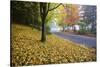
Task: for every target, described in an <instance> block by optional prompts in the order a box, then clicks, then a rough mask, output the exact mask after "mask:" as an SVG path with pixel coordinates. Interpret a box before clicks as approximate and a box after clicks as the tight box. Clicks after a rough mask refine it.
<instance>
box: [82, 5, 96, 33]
mask: <svg viewBox="0 0 100 67" xmlns="http://www.w3.org/2000/svg"><path fill="white" fill-rule="evenodd" d="M82 10H84V14H83V15H84V16H83V21H84V22H85V23H86V25H87V26H88V25H91V32H92V31H94V32H96V6H94V5H82Z"/></svg>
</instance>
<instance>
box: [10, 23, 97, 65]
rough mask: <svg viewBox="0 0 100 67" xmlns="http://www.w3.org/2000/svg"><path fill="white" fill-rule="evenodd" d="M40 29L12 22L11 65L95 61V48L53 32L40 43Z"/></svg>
mask: <svg viewBox="0 0 100 67" xmlns="http://www.w3.org/2000/svg"><path fill="white" fill-rule="evenodd" d="M40 39H41V31H39V30H37V29H35V28H31V27H29V26H25V25H18V24H12V35H11V41H12V44H11V62H12V65H13V66H22V65H37V64H56V63H75V62H89V61H96V49H94V48H87V47H85V46H80V45H79V44H75V43H73V42H71V41H69V40H63V39H61V38H59V37H57V36H55V35H53V34H48V35H47V41H46V42H45V43H42V42H41V41H40Z"/></svg>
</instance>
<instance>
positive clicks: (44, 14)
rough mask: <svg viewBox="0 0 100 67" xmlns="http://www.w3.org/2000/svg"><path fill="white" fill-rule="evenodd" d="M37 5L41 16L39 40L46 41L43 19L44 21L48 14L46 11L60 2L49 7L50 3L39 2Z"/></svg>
mask: <svg viewBox="0 0 100 67" xmlns="http://www.w3.org/2000/svg"><path fill="white" fill-rule="evenodd" d="M39 5H40V16H41V20H42V35H41V41H42V42H45V41H46V22H45V21H46V17H47V15H48V12H49V11H52V10H54V9H56V8H57V7H59V6H60V5H61V4H58V5H56V6H54V7H52V8H51V7H50V3H45V2H40V3H39Z"/></svg>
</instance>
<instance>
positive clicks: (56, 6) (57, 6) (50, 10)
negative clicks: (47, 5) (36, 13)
mask: <svg viewBox="0 0 100 67" xmlns="http://www.w3.org/2000/svg"><path fill="white" fill-rule="evenodd" d="M60 5H61V3H60V4H59V5H57V6H56V7H54V8H52V9H49V10H48V11H52V10H54V9H56V8H57V7H59V6H60Z"/></svg>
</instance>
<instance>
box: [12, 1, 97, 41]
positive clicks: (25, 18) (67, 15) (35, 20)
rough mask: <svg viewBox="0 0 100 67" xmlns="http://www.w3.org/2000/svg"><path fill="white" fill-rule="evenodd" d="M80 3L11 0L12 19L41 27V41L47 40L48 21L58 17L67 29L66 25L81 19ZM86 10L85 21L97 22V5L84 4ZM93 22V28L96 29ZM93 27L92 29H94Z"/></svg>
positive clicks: (60, 23)
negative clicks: (88, 5)
mask: <svg viewBox="0 0 100 67" xmlns="http://www.w3.org/2000/svg"><path fill="white" fill-rule="evenodd" d="M79 7H80V5H76V4H61V3H60V4H58V3H46V2H24V1H11V20H12V22H17V23H20V24H21V23H22V24H26V25H32V26H34V27H36V28H39V29H40V28H41V31H42V34H41V41H42V42H44V41H46V25H47V23H48V22H50V21H52V20H54V19H56V22H57V23H58V24H59V25H61V26H62V27H63V30H64V29H65V26H66V25H70V26H73V25H75V24H77V23H78V22H79V20H80V16H79V12H80V10H79ZM82 8H84V9H81V10H84V11H85V13H84V16H83V18H84V19H83V20H81V21H83V22H84V23H85V24H87V25H89V24H90V23H91V22H93V23H94V24H95V23H96V11H95V10H96V7H94V6H90V7H87V6H84V5H83V6H82ZM94 24H93V27H92V28H93V29H94V30H95V27H94ZM93 29H92V30H93Z"/></svg>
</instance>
